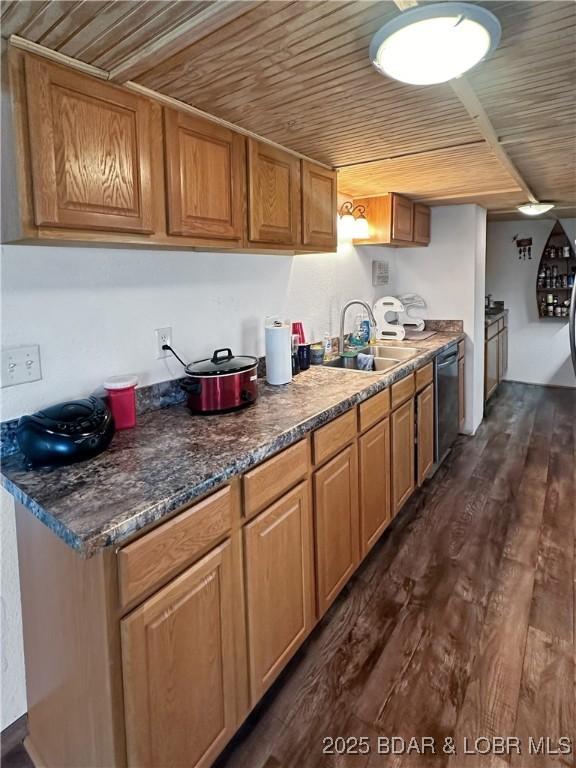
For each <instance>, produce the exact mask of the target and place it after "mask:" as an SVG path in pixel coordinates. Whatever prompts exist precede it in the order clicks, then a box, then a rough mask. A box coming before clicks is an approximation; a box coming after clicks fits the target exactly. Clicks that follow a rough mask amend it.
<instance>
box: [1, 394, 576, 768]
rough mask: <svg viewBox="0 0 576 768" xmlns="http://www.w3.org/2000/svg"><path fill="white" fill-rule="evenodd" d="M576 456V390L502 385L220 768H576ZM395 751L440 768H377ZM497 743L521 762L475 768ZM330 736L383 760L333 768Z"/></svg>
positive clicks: (343, 762) (494, 760)
mask: <svg viewBox="0 0 576 768" xmlns="http://www.w3.org/2000/svg"><path fill="white" fill-rule="evenodd" d="M575 441H576V392H574V390H572V391H571V390H562V389H553V388H543V387H536V386H530V385H522V384H513V383H505V384H503V385H502V386H501V388H500V391H499V392H498V393H497V394H496V395H495V396H494V398H493V400H492V401H491V403H490V405H489V409H488V414H487V418H486V419H485V421H484V423H483V424H482V426H481V427H480V429H479V430H478V432H477V434H476V435H475V437H474V438H464V437H462V438H459V440H458V442H457V444H456V446H455V448H454V450H453V452H452V454H451V456H450V457H449V458H448V460H447V462H445V464H444V465H443V466H442V468H441V469H440V470H439V472H438V473H437V474H436V476H435V477H434V478H433V479H432V480H431V481H430V482H428V483H427V484H426V485H425V487H424V488H423V489H422V490H421V491H420V492H418V493H417V494H416V495H415V496H414V497H413V498H412V499H411V501H410V502H409V503H408V504H407V505H406V507H405V508H404V509H403V510H402V512H401V513H400V515H399V516H398V517H397V518H396V520H395V521H394V522H393V524H392V525H391V526H390V528H389V529H388V531H387V532H386V533H385V534H384V536H383V538H382V540H381V541H380V542H379V544H378V545H377V546H376V548H375V550H374V551H373V552H372V553H371V555H370V556H369V557H368V558H367V560H366V562H365V563H364V564H363V565H362V567H361V568H360V569H359V571H358V572H357V574H356V576H355V577H354V578H353V579H352V581H351V582H350V584H349V585H348V586H347V587H346V589H345V591H344V593H343V594H342V595H341V596H340V598H339V599H338V600H337V601H336V603H335V604H334V605H333V606H332V608H331V609H330V611H329V613H328V614H327V616H326V617H325V619H324V620H323V622H322V623H321V624H320V626H319V627H318V628H317V629H316V631H315V632H314V633H313V635H312V637H311V638H310V639H309V641H308V642H307V643H306V645H305V647H304V648H303V649H302V651H301V652H300V653H299V654H298V655H297V657H296V658H295V659H294V660H293V662H292V663H291V664H290V665H289V667H288V668H287V670H285V672H284V673H283V675H282V677H281V679H280V680H279V681H278V683H277V684H276V685H275V686H274V688H273V689H272V690H271V691H270V692H269V693H268V694H267V696H266V697H265V699H264V701H263V702H262V703H261V704H260V705H259V706H258V708H257V710H256V711H255V712H254V713H253V714H252V715H251V717H250V718H249V721H248V722H247V723H246V724H245V726H244V727H243V728H242V730H241V731H240V733H239V734H238V735H237V736H236V737H235V739H234V741H233V742H232V744H231V745H230V746H229V748H228V749H227V750H226V752H225V753H224V755H222V756H221V758H220V759H219V760H218V761H217V766H218V768H328V767H330V768H356V767H357V766H360V767H362V768H374V766H394V768H397V767H399V766H410V767H412V766H415V767H417V768H421V767H425V766H428V765H434V766H447V768H467V766H481V767H482V768H484V767H485V766H506V765H511V766H513V767H514V768H531V767H532V766H534V767H538V768H539V767H540V766H546V767H548V766H554V767H555V768H556V767H560V766H574V765H575V764H576V763H575V760H574V738H575V731H576V727H575V723H576V711H575V690H576V688H575V643H574V637H575V611H576V607H575V599H576V598H575V553H574V548H575V533H576V530H575V517H576V458H575V457H576V454H575ZM393 736H395V737H400V738H401V739H404V743H405V745H406V746H407V747H408V746H410V739H412V738H414V737H415V738H416V739H417V740H422V739H423V738H424V737H428V738H431V739H432V738H433V739H434V740H435V748H436V752H437V753H436V754H434V755H432V754H430V751H427V752H426V753H425V754H417V753H416V752H414V751H412V752H410V753H405V754H398V755H395V756H390V755H385V754H378V738H379V737H393ZM498 736H503V737H516V738H517V739H518V740H519V744H520V749H521V754H518V753H517V752H516V751H515V745H514V742H510V743H509V749H508V753H507V754H496V753H495V750H492V751H491V752H490V753H488V754H479V753H478V752H476V753H475V754H464V752H463V745H464V739H465V738H466V739H467V741H468V747H469V749H472V750H473V748H474V746H475V740H476V739H479V740H480V741H479V742H478V745H477V746H478V748H479V749H480V750H485V749H487V746H486V742H485V741H483V740H482V739H483V738H487V739H493V738H494V737H498ZM325 737H332V738H336V737H345V738H346V737H356V738H360V737H368V739H369V747H370V751H369V752H368V753H367V754H352V753H349V754H342V755H337V754H333V755H330V754H323V739H324V738H325ZM530 737H531V738H532V739H533V740H534V742H538V740H539V739H541V738H544V739H545V738H546V737H549V739H550V741H549V743H548V748H547V751H548V752H549V753H550V752H551V749H552V748H554V749H556V750H557V747H558V744H557V742H558V739H559V738H560V737H571V738H572V752H571V753H570V754H551V753H550V754H547V755H542V754H540V755H534V754H532V755H530V754H528V750H529V738H530ZM445 739H452V740H453V743H454V744H455V747H456V754H451V753H450V752H449V751H448V752H447V753H445V752H444V751H443V747H444V744H445V741H444V740H445ZM419 743H420V742H419ZM429 743H430V742H428V744H429ZM448 743H450V742H448ZM382 744H383V742H382ZM397 744H400V741H397ZM412 744H413V745H414V744H415V743H414V742H412ZM338 746H340V744H338ZM353 746H354V744H353V742H352V741H349V742H348V744H347V747H348V749H349V750H351V749H352V748H353ZM424 746H425V745H424ZM364 748H365V747H364V746H363V745H362V743H360V744H359V745H358V750H359V751H362V750H363V749H364ZM557 751H558V750H557ZM3 765H6V766H10V768H28V766H29V763H28V762H26V761H25V760H24V759H22V758H19V759H16V760H12V762H10V763H4V762H3ZM158 768H160V767H158Z"/></svg>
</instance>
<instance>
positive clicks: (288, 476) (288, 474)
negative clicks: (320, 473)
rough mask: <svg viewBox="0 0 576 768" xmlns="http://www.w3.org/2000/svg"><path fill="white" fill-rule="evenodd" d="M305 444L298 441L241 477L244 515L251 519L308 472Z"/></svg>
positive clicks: (306, 446) (306, 447)
mask: <svg viewBox="0 0 576 768" xmlns="http://www.w3.org/2000/svg"><path fill="white" fill-rule="evenodd" d="M308 463H309V460H308V443H307V441H306V440H301V441H300V442H299V443H296V445H292V446H291V447H290V448H287V449H286V450H285V451H282V453H279V454H277V455H276V456H273V457H272V458H271V459H269V460H268V461H265V462H264V463H263V464H261V465H260V466H259V467H256V469H252V470H250V472H247V473H246V474H245V475H244V514H245V515H246V517H248V518H250V517H253V516H254V515H255V514H256V513H257V512H260V510H261V509H264V507H266V506H268V504H270V502H272V501H274V500H275V499H277V498H279V497H280V496H281V495H282V494H283V493H284V492H285V491H287V490H289V489H290V488H291V487H292V486H293V485H296V483H297V482H298V481H299V480H302V478H304V477H306V473H307V472H308Z"/></svg>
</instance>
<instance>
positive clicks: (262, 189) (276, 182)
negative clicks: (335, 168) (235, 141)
mask: <svg viewBox="0 0 576 768" xmlns="http://www.w3.org/2000/svg"><path fill="white" fill-rule="evenodd" d="M248 229H249V231H248V237H249V239H250V240H252V241H253V242H256V243H278V244H281V245H290V246H293V247H296V246H297V245H298V243H299V241H300V161H299V160H298V158H297V157H294V156H293V155H290V154H289V153H288V152H283V151H282V150H281V149H277V148H276V147H272V146H270V145H268V144H264V143H262V142H259V141H255V140H254V139H248Z"/></svg>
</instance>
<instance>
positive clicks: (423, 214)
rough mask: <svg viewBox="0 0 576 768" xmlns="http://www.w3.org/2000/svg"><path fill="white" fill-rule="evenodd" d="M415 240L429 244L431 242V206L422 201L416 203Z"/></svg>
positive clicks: (422, 243)
mask: <svg viewBox="0 0 576 768" xmlns="http://www.w3.org/2000/svg"><path fill="white" fill-rule="evenodd" d="M413 230H414V242H415V243H419V244H421V245H428V243H429V242H430V208H429V207H428V206H427V205H422V203H415V204H414V226H413Z"/></svg>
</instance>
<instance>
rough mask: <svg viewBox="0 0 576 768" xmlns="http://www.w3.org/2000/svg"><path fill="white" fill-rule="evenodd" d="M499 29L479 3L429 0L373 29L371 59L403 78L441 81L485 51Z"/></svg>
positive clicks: (459, 72)
mask: <svg viewBox="0 0 576 768" xmlns="http://www.w3.org/2000/svg"><path fill="white" fill-rule="evenodd" d="M500 34H501V28H500V22H499V21H498V19H497V18H496V16H494V14H493V13H491V12H490V11H487V10H486V8H482V6H479V5H470V4H469V3H460V2H448V3H433V4H432V3H430V4H426V5H422V6H418V7H416V8H411V9H410V10H408V11H404V13H402V14H401V15H400V16H396V17H395V18H394V19H392V20H391V21H389V22H388V23H387V24H385V25H384V26H383V27H382V28H381V29H380V30H379V31H378V32H376V34H375V35H374V37H373V38H372V42H371V43H370V59H371V60H372V63H373V64H374V66H375V67H376V69H378V70H379V71H380V72H382V73H383V74H385V75H387V76H388V77H392V78H394V80H400V81H401V82H403V83H410V84H412V85H431V84H433V83H445V82H446V81H447V80H452V78H454V77H459V76H460V75H462V74H463V73H464V72H466V71H467V70H469V69H471V68H472V67H473V66H474V65H475V64H478V62H479V61H482V59H484V58H485V57H486V56H488V54H490V53H491V52H492V51H493V50H494V49H495V48H496V46H497V45H498V43H499V42H500Z"/></svg>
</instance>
